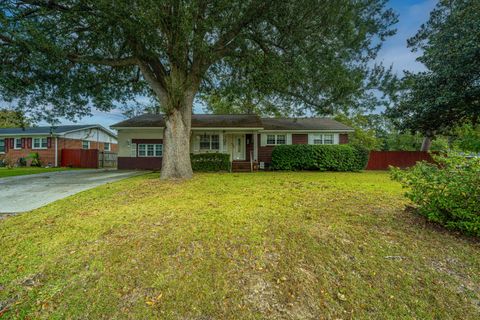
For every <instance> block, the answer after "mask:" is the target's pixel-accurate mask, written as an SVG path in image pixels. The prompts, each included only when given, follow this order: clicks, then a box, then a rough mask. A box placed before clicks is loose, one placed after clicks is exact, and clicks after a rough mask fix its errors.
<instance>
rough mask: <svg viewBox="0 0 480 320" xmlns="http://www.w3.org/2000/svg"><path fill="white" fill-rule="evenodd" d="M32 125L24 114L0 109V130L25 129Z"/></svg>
mask: <svg viewBox="0 0 480 320" xmlns="http://www.w3.org/2000/svg"><path fill="white" fill-rule="evenodd" d="M30 125H31V123H30V121H29V120H28V119H27V118H26V117H25V114H24V113H23V112H21V111H16V110H10V109H0V128H17V127H21V128H24V127H28V126H30Z"/></svg>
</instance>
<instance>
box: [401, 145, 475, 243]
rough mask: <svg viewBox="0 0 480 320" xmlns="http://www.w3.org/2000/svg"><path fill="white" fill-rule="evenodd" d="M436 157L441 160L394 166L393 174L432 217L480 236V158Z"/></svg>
mask: <svg viewBox="0 0 480 320" xmlns="http://www.w3.org/2000/svg"><path fill="white" fill-rule="evenodd" d="M433 157H434V159H435V161H436V162H437V164H430V163H427V162H421V163H418V164H417V165H415V166H414V167H411V168H409V169H407V170H400V169H397V168H393V169H392V178H393V179H394V180H397V181H399V182H401V183H402V185H403V186H404V187H405V188H408V191H407V192H406V196H407V197H408V198H409V199H410V200H411V201H413V202H414V203H415V204H416V205H417V206H418V211H419V213H420V214H422V215H424V216H425V217H427V219H428V220H430V221H434V222H437V223H439V224H441V225H443V226H445V227H447V228H450V229H455V230H460V231H462V232H464V233H466V234H469V235H475V236H478V237H480V158H466V157H464V156H461V155H459V154H448V155H447V156H445V155H439V156H433Z"/></svg>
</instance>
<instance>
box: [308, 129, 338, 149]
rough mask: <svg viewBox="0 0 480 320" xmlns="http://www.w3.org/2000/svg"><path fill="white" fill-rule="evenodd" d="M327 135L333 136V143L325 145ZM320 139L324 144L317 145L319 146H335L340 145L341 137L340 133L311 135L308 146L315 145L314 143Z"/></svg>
mask: <svg viewBox="0 0 480 320" xmlns="http://www.w3.org/2000/svg"><path fill="white" fill-rule="evenodd" d="M326 135H331V136H332V140H331V141H332V143H325V136H326ZM318 138H320V140H322V143H320V144H317V145H326V146H328V145H334V144H338V143H339V142H338V140H339V137H338V133H334V132H323V133H310V134H309V135H308V144H313V145H315V143H314V141H315V140H317V139H318Z"/></svg>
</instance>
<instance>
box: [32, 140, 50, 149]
mask: <svg viewBox="0 0 480 320" xmlns="http://www.w3.org/2000/svg"><path fill="white" fill-rule="evenodd" d="M47 146H48V144H47V138H33V149H47Z"/></svg>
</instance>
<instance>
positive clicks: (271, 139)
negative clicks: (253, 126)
mask: <svg viewBox="0 0 480 320" xmlns="http://www.w3.org/2000/svg"><path fill="white" fill-rule="evenodd" d="M267 144H270V145H277V144H287V135H286V134H267Z"/></svg>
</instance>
